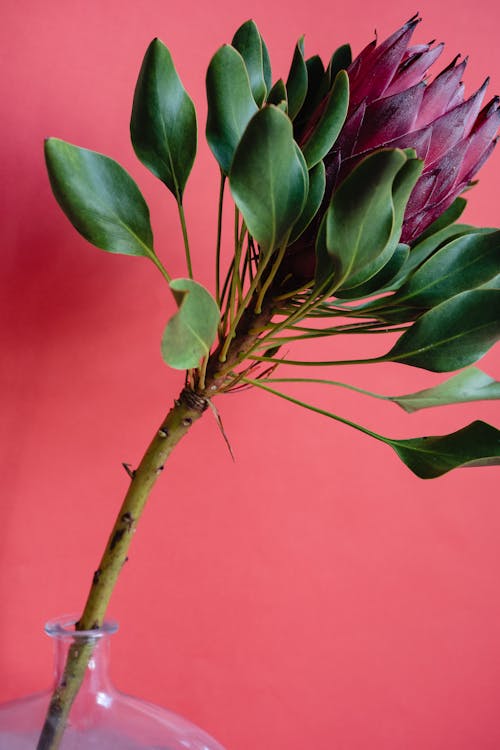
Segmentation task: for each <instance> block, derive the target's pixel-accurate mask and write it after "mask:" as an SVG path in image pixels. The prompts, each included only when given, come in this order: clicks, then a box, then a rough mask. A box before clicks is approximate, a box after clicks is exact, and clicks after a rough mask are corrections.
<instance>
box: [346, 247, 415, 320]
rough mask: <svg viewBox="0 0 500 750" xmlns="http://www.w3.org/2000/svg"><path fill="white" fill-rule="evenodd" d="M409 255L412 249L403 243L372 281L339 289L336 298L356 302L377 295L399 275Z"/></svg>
mask: <svg viewBox="0 0 500 750" xmlns="http://www.w3.org/2000/svg"><path fill="white" fill-rule="evenodd" d="M409 254H410V248H409V246H408V245H405V244H403V243H401V244H399V245H396V248H395V250H394V252H393V254H392V256H391V257H390V258H389V260H388V261H387V263H386V264H385V266H382V268H381V269H380V271H378V273H376V274H375V276H372V277H371V278H370V279H368V281H365V282H364V283H363V284H359V285H358V286H355V287H350V288H349V289H346V288H342V289H338V290H337V291H336V292H335V296H336V297H339V298H340V299H353V300H354V299H361V298H362V297H371V296H373V295H374V294H377V293H378V292H379V291H380V289H382V288H383V287H384V286H385V285H386V284H388V283H389V282H390V280H391V279H393V278H394V277H395V276H396V274H397V273H399V271H400V269H401V268H402V267H403V264H404V263H405V262H406V260H407V259H408V256H409ZM391 299H392V298H391ZM356 309H357V308H356ZM361 309H363V308H361Z"/></svg>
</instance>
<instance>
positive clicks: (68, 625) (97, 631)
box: [44, 614, 118, 639]
mask: <svg viewBox="0 0 500 750" xmlns="http://www.w3.org/2000/svg"><path fill="white" fill-rule="evenodd" d="M77 622H78V615H75V614H70V615H62V616H61V617H56V618H54V619H53V620H49V621H48V622H46V623H45V628H44V629H45V632H46V633H47V635H48V636H50V637H51V638H68V639H70V638H71V639H74V638H103V637H104V636H106V635H113V633H116V631H117V630H118V623H117V622H116V620H110V619H107V620H105V621H104V622H103V624H102V626H101V627H100V628H93V629H91V630H75V624H76V623H77Z"/></svg>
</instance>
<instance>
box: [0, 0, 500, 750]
mask: <svg viewBox="0 0 500 750" xmlns="http://www.w3.org/2000/svg"><path fill="white" fill-rule="evenodd" d="M419 8H420V11H421V13H422V15H423V16H424V23H423V24H422V25H421V27H420V28H419V29H418V30H417V32H416V36H415V39H416V40H417V41H428V40H429V39H431V38H436V39H437V40H438V41H441V40H443V41H445V42H446V44H447V47H446V51H445V53H444V56H443V58H442V59H443V66H444V65H445V64H447V63H448V62H449V60H451V58H452V57H453V56H454V55H455V54H456V53H457V52H461V53H463V54H464V55H465V54H470V69H469V70H468V71H467V77H466V82H467V84H468V91H469V92H471V91H472V87H475V86H478V85H479V84H480V83H481V82H482V79H483V78H484V76H485V75H486V74H487V73H490V74H491V76H492V83H491V86H490V95H492V94H493V93H494V92H495V91H499V90H500V70H499V63H498V56H497V55H498V33H497V29H498V22H499V20H500V19H499V15H500V13H499V9H498V4H497V3H496V2H494V0H475V2H473V3H470V2H468V1H466V0H456V1H455V2H451V0H444V2H441V3H436V2H431V1H430V0H424V1H423V2H420V3H419ZM414 11H415V7H414V5H413V4H407V3H406V4H405V3H399V4H398V5H397V7H396V9H395V10H394V9H391V7H390V5H389V3H386V4H385V6H383V7H382V4H376V3H364V4H363V3H356V2H348V3H342V4H340V3H333V2H324V1H321V2H318V1H317V2H314V0H313V1H312V2H311V1H308V2H303V3H298V2H293V3H289V2H283V1H282V0H279V2H274V3H273V2H270V1H269V0H265V1H264V0H250V2H249V3H247V4H246V5H245V6H243V5H241V4H236V3H229V2H226V1H225V0H214V2H212V3H211V4H201V3H200V4H198V5H196V4H195V5H192V4H189V3H176V4H174V3H165V2H159V1H157V0H145V1H144V2H142V3H138V2H132V1H131V0H120V2H118V1H117V0H112V1H108V2H97V1H94V2H80V1H77V2H70V3H68V2H62V1H61V0H49V1H48V2H45V3H41V2H34V1H33V0H32V1H31V2H24V3H18V2H16V3H14V2H12V0H10V2H9V1H8V2H4V3H3V10H2V23H1V27H0V37H1V39H0V42H1V43H0V49H1V53H0V54H1V55H2V56H3V62H2V66H1V67H2V76H1V78H2V82H1V86H2V89H3V90H2V95H1V100H0V101H1V107H2V117H1V122H2V126H3V130H4V133H3V138H2V160H1V167H2V179H1V181H0V191H1V205H2V214H3V218H2V227H3V230H2V256H3V257H2V275H3V276H4V277H5V281H6V286H5V292H4V294H3V297H2V301H1V305H2V318H1V319H2V323H3V331H2V375H1V379H2V388H1V393H2V397H3V398H2V401H3V406H2V418H1V429H2V433H3V434H2V437H1V440H2V467H1V469H0V477H1V480H0V481H1V488H2V489H1V492H2V499H1V523H0V560H1V568H0V602H1V610H0V674H1V678H0V700H2V699H8V698H13V697H16V696H20V695H22V694H25V693H27V692H31V691H33V690H35V689H40V688H42V687H44V686H46V685H47V682H48V680H49V678H50V671H51V650H50V645H49V642H48V639H47V638H46V637H45V636H44V635H43V634H42V626H43V623H44V621H45V620H46V619H48V618H49V617H51V616H53V615H57V614H60V613H63V612H67V611H77V610H78V609H79V608H80V607H81V605H82V603H83V599H84V596H85V594H86V591H87V587H88V584H89V582H90V577H91V574H92V571H93V570H94V568H95V567H96V566H97V562H98V558H99V555H100V552H101V549H102V547H103V544H104V542H105V539H106V536H107V533H108V529H109V528H110V525H111V523H112V519H113V516H114V513H115V511H116V509H117V507H118V503H119V502H120V500H121V496H122V494H123V492H124V490H125V487H126V484H127V478H126V476H125V473H124V472H123V470H122V468H121V466H120V463H121V462H122V461H129V462H130V463H132V464H134V463H135V462H137V460H138V459H139V457H140V455H141V452H142V450H143V448H144V446H145V444H146V442H147V441H148V440H149V438H150V436H151V434H152V432H153V430H154V429H155V428H156V426H157V425H158V423H159V421H160V419H161V418H162V416H163V413H164V412H165V411H166V410H167V408H168V407H169V405H170V403H171V401H172V399H173V398H174V397H175V396H176V395H177V393H178V391H179V389H180V387H181V385H182V375H181V374H179V373H174V372H171V371H169V370H168V369H167V368H165V367H164V365H163V364H162V362H161V359H160V356H159V343H158V342H159V337H160V334H161V331H162V328H163V325H164V323H165V321H166V319H167V317H168V316H169V315H170V314H171V312H172V303H171V300H170V299H169V298H168V297H167V295H166V294H165V287H164V282H163V280H162V279H161V277H160V275H159V274H158V273H157V271H156V270H155V269H154V267H153V265H152V264H149V263H148V262H146V261H143V260H140V259H134V258H125V257H118V256H111V255H107V254H105V253H102V252H99V251H97V250H95V249H93V248H91V247H90V246H89V245H87V243H86V242H85V241H84V240H83V239H81V238H80V237H79V236H78V235H77V234H76V233H75V232H74V230H73V229H72V227H71V226H70V225H69V223H68V222H67V221H66V219H65V218H64V217H63V215H62V213H61V212H60V210H59V208H58V207H57V205H56V204H55V201H54V200H53V198H52V196H51V194H50V191H49V187H48V182H47V179H46V176H45V172H44V166H43V160H42V139H43V137H44V136H47V135H57V136H59V137H62V138H65V139H67V140H70V141H73V142H76V143H79V144H81V145H84V146H87V147H89V148H92V149H95V150H98V151H102V152H104V153H107V154H109V155H111V156H113V157H114V158H116V159H118V160H119V161H120V162H121V163H122V164H123V165H124V166H126V168H127V169H128V170H129V171H130V172H131V173H132V175H133V176H134V177H135V179H136V180H137V181H138V182H139V184H140V186H141V189H142V190H143V192H144V194H145V196H146V198H147V199H148V201H149V203H150V206H151V210H152V220H153V228H154V231H155V237H156V245H157V249H158V252H159V254H160V255H161V256H162V257H163V258H164V260H165V262H166V264H167V266H168V268H169V270H170V271H171V273H172V274H173V275H183V274H184V268H183V266H182V262H181V257H182V256H181V252H180V248H181V237H180V231H179V228H178V225H177V218H176V209H175V204H174V202H173V201H172V200H171V198H170V196H169V195H168V194H167V193H166V191H165V190H164V189H163V188H162V186H161V185H160V183H158V182H157V181H155V179H154V178H153V177H151V176H150V175H149V173H147V172H146V170H145V169H144V168H143V167H142V166H141V165H140V164H139V163H138V162H137V161H136V159H135V157H134V155H133V152H132V149H131V147H130V145H129V141H128V118H129V111H130V105H131V97H132V92H133V87H134V84H135V79H136V76H137V72H138V69H139V66H140V61H141V59H142V55H143V53H144V50H145V48H146V46H147V44H148V43H149V41H150V40H151V39H152V38H153V37H154V36H159V37H160V38H161V39H162V40H163V41H164V42H165V43H166V44H167V45H168V46H169V47H170V49H171V51H172V53H173V56H174V59H175V61H176V65H177V68H178V70H179V72H180V74H181V76H182V78H183V81H184V83H185V85H186V87H187V88H188V90H189V91H190V93H191V95H192V96H193V98H194V100H195V102H196V105H197V109H198V113H199V120H200V126H201V127H200V130H203V127H204V118H205V98H204V75H205V70H206V66H207V64H208V61H209V58H210V56H211V55H212V53H213V52H214V51H215V50H216V48H217V47H218V46H219V45H220V44H222V43H223V42H226V41H230V39H231V37H232V34H233V32H234V30H235V29H236V27H237V26H238V25H239V24H240V23H241V22H243V21H244V20H246V19H247V18H248V17H253V18H254V19H255V20H256V21H257V23H258V25H259V27H260V29H261V31H262V33H263V35H264V37H265V38H266V40H267V43H268V46H269V48H270V51H271V56H272V60H273V63H274V66H273V67H274V71H275V73H279V74H281V75H286V72H287V69H288V64H289V60H290V56H291V52H292V49H293V45H294V43H295V40H296V39H297V37H298V36H299V35H300V34H302V33H303V32H305V33H306V51H307V52H308V53H309V54H313V53H316V52H319V53H320V54H322V55H323V56H324V57H325V58H327V57H328V55H329V54H330V52H331V51H332V50H333V49H334V48H335V47H336V46H337V45H339V44H341V43H343V42H345V41H350V42H351V43H352V45H353V48H354V50H355V51H359V49H360V47H361V46H362V45H364V44H365V43H366V42H367V41H369V40H370V39H371V38H372V34H373V30H374V28H375V27H376V28H377V30H378V31H379V33H380V36H381V37H384V36H386V35H387V34H388V33H390V32H391V31H392V30H393V29H395V28H396V27H397V26H399V25H400V24H401V23H403V22H404V21H405V20H407V18H408V17H409V16H411V15H412V14H413V13H414ZM499 159H500V154H499V153H496V155H494V156H493V158H492V159H491V160H490V162H489V163H488V164H487V165H486V167H485V168H484V169H483V171H482V174H481V182H480V184H479V186H478V187H476V188H475V190H474V191H472V193H470V203H469V207H468V209H467V211H468V212H467V219H468V220H469V221H471V222H475V223H478V224H481V223H482V224H495V223H498V221H499V215H498V184H497V185H495V176H496V172H497V171H498V166H499ZM216 191H217V168H216V166H215V163H214V161H213V159H212V158H211V156H210V154H209V153H208V149H207V147H206V145H205V144H204V142H202V144H201V146H200V156H199V159H198V162H197V165H196V167H195V171H194V173H193V176H192V179H191V181H190V183H189V184H188V189H187V195H186V209H187V215H188V221H189V223H190V227H191V240H192V244H193V247H194V263H195V271H196V273H197V277H198V278H199V280H201V281H203V282H204V283H207V284H209V285H211V284H212V275H211V274H212V271H211V258H212V253H213V247H214V233H215V207H216V200H217V196H216ZM374 339H375V340H374V341H368V342H367V344H365V346H366V348H365V349H364V350H363V351H360V350H359V349H358V345H357V342H356V344H355V343H354V342H351V341H346V342H342V343H341V344H339V346H338V348H335V350H334V356H335V357H337V356H338V357H339V358H342V357H343V356H345V355H347V356H349V355H354V354H356V355H358V356H362V355H363V354H366V356H370V355H372V354H375V353H382V352H383V351H385V350H387V349H388V348H389V342H388V341H383V340H382V338H381V337H374ZM332 351H333V347H332ZM294 354H297V355H300V354H301V350H300V349H299V348H298V347H297V348H296V349H294ZM482 366H483V368H484V369H485V370H486V371H487V372H488V373H489V374H491V375H495V374H496V375H497V377H498V374H499V370H500V368H499V358H498V355H495V353H490V354H489V355H487V356H486V357H485V359H484V361H483V363H482ZM495 370H496V373H495ZM334 376H335V377H336V378H337V379H342V378H343V377H344V378H346V379H349V380H350V381H351V382H353V383H354V384H356V385H359V386H361V387H363V386H364V387H366V386H371V387H372V388H373V390H379V391H382V392H385V393H389V394H391V393H404V392H410V391H411V390H415V389H417V388H421V387H425V386H426V385H428V384H431V383H435V382H437V381H438V380H439V379H440V378H439V377H436V376H433V375H431V374H429V373H425V372H423V371H418V370H412V369H410V368H404V367H402V366H397V365H395V366H387V367H370V368H369V367H364V368H363V367H357V368H355V369H352V370H347V368H346V369H345V370H343V371H339V372H335V373H334ZM290 392H293V393H295V394H300V395H302V396H306V397H307V398H308V399H309V400H311V401H313V402H314V403H316V404H318V405H322V406H324V407H325V408H330V409H334V410H337V411H338V413H339V414H341V415H344V416H347V417H350V418H352V419H354V420H358V421H360V422H361V423H363V424H365V425H367V426H368V427H371V428H374V429H378V430H380V431H381V432H385V434H389V435H392V436H396V437H409V436H416V435H419V434H420V435H422V434H426V433H432V432H435V433H436V432H449V431H452V430H454V429H458V428H459V427H461V426H463V425H464V424H466V423H467V422H469V421H471V420H472V419H473V418H475V417H481V418H483V419H487V420H489V421H493V422H495V420H496V422H497V424H498V421H499V420H498V416H499V415H498V408H497V407H496V406H495V405H492V404H478V405H476V406H473V407H470V406H467V405H464V406H460V407H451V408H450V407H448V408H445V409H442V410H440V411H430V412H428V413H425V412H424V413H421V414H416V415H413V416H412V417H408V416H406V415H405V414H404V413H403V412H400V411H399V410H398V408H397V407H395V406H391V405H387V404H384V403H382V402H377V401H371V400H368V399H367V398H365V397H362V396H356V395H354V394H350V393H348V392H344V391H339V390H333V389H330V390H325V389H323V390H322V389H321V388H320V387H318V388H310V389H308V392H307V393H306V392H305V391H304V390H302V391H301V390H300V389H299V388H295V389H290ZM218 406H219V409H220V411H221V413H222V417H223V420H224V422H225V427H226V430H227V432H228V434H229V436H230V439H231V443H232V445H233V449H234V451H235V454H236V457H237V460H236V463H234V464H233V463H232V462H231V460H230V458H229V456H228V454H227V451H226V448H225V446H224V444H223V442H222V439H221V438H220V436H219V434H218V432H217V429H216V427H215V424H214V421H213V419H212V418H211V417H210V416H206V417H205V419H203V420H202V422H201V423H199V424H198V425H196V426H195V428H194V429H193V431H192V434H191V435H190V436H189V437H188V439H187V440H186V441H185V442H184V443H183V444H182V445H181V446H179V448H178V450H177V451H176V452H175V454H174V455H173V457H172V459H171V462H170V463H169V465H168V468H167V470H166V471H165V475H164V476H163V477H162V479H161V483H160V486H159V487H158V489H157V491H156V492H155V495H154V497H153V499H152V502H151V504H150V506H149V507H148V509H147V511H146V514H145V517H144V519H143V522H142V524H141V528H140V530H139V532H138V533H137V535H136V538H135V540H134V545H133V549H132V553H131V559H130V562H129V563H128V565H127V566H126V569H125V570H124V572H123V575H122V579H121V581H120V584H119V586H118V589H117V591H116V594H115V596H114V599H113V602H112V606H111V614H112V615H113V616H114V617H116V618H117V619H119V620H120V622H121V625H122V629H121V632H120V634H119V635H118V636H117V637H116V639H115V646H114V660H113V674H114V676H115V679H116V682H117V683H118V684H119V686H120V687H121V688H122V689H124V690H126V691H129V692H134V693H139V694H141V695H142V696H143V697H146V698H149V699H150V700H153V701H156V702H158V703H161V704H164V705H168V706H169V707H170V708H172V709H173V710H175V711H178V712H180V713H182V714H185V715H187V716H188V717H190V718H191V719H192V720H194V721H195V722H197V723H199V724H200V725H202V726H203V727H205V728H206V729H207V730H208V731H210V732H211V733H213V734H214V735H215V736H217V737H218V738H219V739H220V741H221V742H222V743H223V744H225V745H226V747H227V748H228V750H256V749H257V748H259V750H267V749H268V748H269V749H272V750H285V749H286V750H303V749H304V748H315V750H366V749H367V748H370V750H401V749H402V748H405V750H422V748H425V749H426V750H442V748H446V749H447V750H470V749H471V748H481V750H489V749H491V750H493V749H494V748H495V749H498V747H500V719H499V716H500V712H499V710H498V703H499V698H498V684H499V680H500V653H499V632H500V601H499V587H498V580H499V573H500V553H499V543H498V539H499V536H500V505H499V498H498V493H497V487H498V478H499V473H498V470H496V469H484V470H462V471H458V472H455V473H453V474H451V475H447V476H445V477H443V478H441V479H438V480H435V481H432V482H423V481H421V480H419V479H417V478H416V477H414V476H413V475H412V474H411V473H410V472H409V471H408V470H407V469H406V468H405V467H404V466H403V465H402V464H400V463H399V461H398V459H397V458H396V457H395V455H393V453H392V452H391V451H390V449H389V448H387V447H385V446H383V445H381V444H378V443H375V442H373V441H372V440H370V439H369V438H367V437H365V436H364V435H361V434H359V433H357V432H354V431H352V430H350V429H349V428H346V427H343V426H342V425H340V424H337V423H333V422H330V421H329V420H326V419H322V418H321V417H319V416H316V415H313V414H310V413H307V412H302V411H301V410H299V409H298V408H296V407H293V406H291V405H288V404H285V403H284V402H282V401H278V400H276V399H272V397H270V396H268V395H267V394H264V393H255V392H249V393H245V394H244V395H241V396H239V397H236V396H235V397H232V398H230V397H227V398H226V399H220V400H219V402H218Z"/></svg>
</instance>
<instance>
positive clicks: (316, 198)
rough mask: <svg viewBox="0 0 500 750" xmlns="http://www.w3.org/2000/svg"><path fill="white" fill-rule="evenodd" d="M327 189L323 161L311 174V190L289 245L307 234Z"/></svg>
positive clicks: (294, 227) (294, 226)
mask: <svg viewBox="0 0 500 750" xmlns="http://www.w3.org/2000/svg"><path fill="white" fill-rule="evenodd" d="M325 187H326V174H325V165H324V164H323V162H322V161H320V162H319V163H318V164H316V166H315V167H313V168H312V169H311V171H310V172H309V190H308V193H307V200H306V203H305V205H304V208H303V210H302V213H301V214H300V216H299V218H298V219H297V221H296V223H295V224H294V225H293V229H292V233H291V235H290V239H289V241H288V243H289V244H290V245H291V244H292V243H293V242H295V241H296V240H297V239H298V238H299V237H300V235H301V234H302V233H303V232H305V230H306V229H307V227H308V226H309V224H310V223H311V221H312V220H313V219H314V217H315V216H316V214H317V213H318V211H319V207H320V206H321V201H322V200H323V196H324V194H325Z"/></svg>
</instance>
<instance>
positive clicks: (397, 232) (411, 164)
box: [341, 149, 424, 289]
mask: <svg viewBox="0 0 500 750" xmlns="http://www.w3.org/2000/svg"><path fill="white" fill-rule="evenodd" d="M405 153H406V156H407V161H406V163H405V164H403V166H402V167H401V169H400V170H399V171H398V173H397V175H396V176H395V178H394V181H393V185H392V204H393V223H392V231H391V234H390V236H389V239H388V241H387V244H386V246H385V248H384V249H383V250H382V251H381V252H380V253H379V254H378V255H375V256H374V257H373V258H372V260H371V261H370V262H369V263H367V264H366V265H365V266H363V267H362V268H360V269H359V270H358V271H357V272H355V273H351V274H350V276H349V278H348V279H347V281H346V282H345V283H344V284H343V285H342V287H341V288H345V287H348V288H349V289H351V288H352V287H358V286H359V285H362V284H365V283H367V282H369V281H370V280H371V279H372V278H373V277H374V276H375V275H376V274H378V272H379V271H380V270H382V269H383V268H384V267H385V266H386V265H387V263H388V262H389V261H390V260H391V258H392V256H393V254H394V252H395V250H396V247H397V245H398V242H399V238H400V236H401V228H402V226H403V219H404V213H405V209H406V204H407V203H408V199H409V197H410V195H411V191H412V190H413V188H414V187H415V184H416V182H417V180H418V178H419V177H420V175H421V173H422V169H423V166H424V165H423V162H422V161H420V160H419V159H416V158H415V156H414V153H415V152H414V151H413V150H412V149H405Z"/></svg>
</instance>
